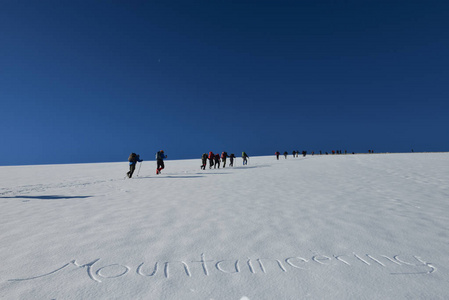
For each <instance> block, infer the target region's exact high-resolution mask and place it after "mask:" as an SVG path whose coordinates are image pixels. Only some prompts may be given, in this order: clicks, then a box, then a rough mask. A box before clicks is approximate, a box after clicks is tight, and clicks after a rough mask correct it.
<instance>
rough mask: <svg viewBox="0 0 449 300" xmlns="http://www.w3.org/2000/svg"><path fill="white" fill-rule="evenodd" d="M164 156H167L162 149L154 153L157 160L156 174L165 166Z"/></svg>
mask: <svg viewBox="0 0 449 300" xmlns="http://www.w3.org/2000/svg"><path fill="white" fill-rule="evenodd" d="M164 158H167V156H166V155H165V154H164V150H161V151H158V152H157V153H156V160H157V169H156V175H159V174H161V171H162V170H163V169H164V168H165V165H164Z"/></svg>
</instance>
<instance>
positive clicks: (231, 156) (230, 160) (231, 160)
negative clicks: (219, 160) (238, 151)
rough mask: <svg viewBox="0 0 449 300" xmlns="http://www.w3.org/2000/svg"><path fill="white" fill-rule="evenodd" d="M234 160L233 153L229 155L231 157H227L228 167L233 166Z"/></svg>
mask: <svg viewBox="0 0 449 300" xmlns="http://www.w3.org/2000/svg"><path fill="white" fill-rule="evenodd" d="M234 158H235V155H234V153H231V155H229V166H230V167H233V166H234Z"/></svg>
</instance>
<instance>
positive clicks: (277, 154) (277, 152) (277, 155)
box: [274, 151, 281, 160]
mask: <svg viewBox="0 0 449 300" xmlns="http://www.w3.org/2000/svg"><path fill="white" fill-rule="evenodd" d="M274 154H275V155H276V159H277V160H279V155H281V153H279V151H276V152H275V153H274Z"/></svg>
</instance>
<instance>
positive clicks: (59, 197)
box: [0, 195, 92, 200]
mask: <svg viewBox="0 0 449 300" xmlns="http://www.w3.org/2000/svg"><path fill="white" fill-rule="evenodd" d="M90 197H92V196H60V195H46V196H10V197H0V198H8V199H12V198H15V199H40V200H59V199H85V198H90Z"/></svg>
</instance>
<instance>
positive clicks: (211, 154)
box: [208, 151, 215, 169]
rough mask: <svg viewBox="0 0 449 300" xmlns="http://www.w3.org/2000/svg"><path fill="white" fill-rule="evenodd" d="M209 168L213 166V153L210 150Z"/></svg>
mask: <svg viewBox="0 0 449 300" xmlns="http://www.w3.org/2000/svg"><path fill="white" fill-rule="evenodd" d="M208 158H209V169H212V167H213V166H214V160H215V155H214V153H213V152H212V151H210V152H209V157H208Z"/></svg>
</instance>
